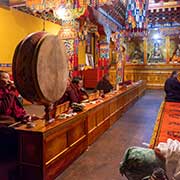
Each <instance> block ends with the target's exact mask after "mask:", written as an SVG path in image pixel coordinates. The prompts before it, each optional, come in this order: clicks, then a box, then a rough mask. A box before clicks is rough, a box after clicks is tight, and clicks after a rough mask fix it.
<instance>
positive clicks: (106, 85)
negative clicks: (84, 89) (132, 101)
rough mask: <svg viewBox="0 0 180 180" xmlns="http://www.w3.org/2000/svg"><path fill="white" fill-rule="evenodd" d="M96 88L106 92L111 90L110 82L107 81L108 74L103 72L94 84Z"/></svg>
mask: <svg viewBox="0 0 180 180" xmlns="http://www.w3.org/2000/svg"><path fill="white" fill-rule="evenodd" d="M96 89H97V90H102V91H103V92H104V93H108V92H110V91H111V90H113V86H112V84H111V83H110V82H109V74H105V75H104V76H103V78H102V80H100V81H99V82H98V84H97V86H96Z"/></svg>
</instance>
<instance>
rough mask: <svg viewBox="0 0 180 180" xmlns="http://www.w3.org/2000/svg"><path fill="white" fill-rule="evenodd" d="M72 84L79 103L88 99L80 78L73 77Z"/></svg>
mask: <svg viewBox="0 0 180 180" xmlns="http://www.w3.org/2000/svg"><path fill="white" fill-rule="evenodd" d="M72 83H73V85H74V88H75V91H76V92H77V94H78V97H79V101H80V102H81V101H83V100H86V99H88V98H89V95H88V93H87V92H86V90H85V89H84V88H83V80H82V79H81V78H80V77H74V78H73V80H72Z"/></svg>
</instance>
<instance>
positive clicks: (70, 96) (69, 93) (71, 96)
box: [54, 78, 80, 106]
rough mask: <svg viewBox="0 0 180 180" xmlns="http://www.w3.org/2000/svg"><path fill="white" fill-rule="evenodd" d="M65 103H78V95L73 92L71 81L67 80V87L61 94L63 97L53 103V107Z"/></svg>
mask: <svg viewBox="0 0 180 180" xmlns="http://www.w3.org/2000/svg"><path fill="white" fill-rule="evenodd" d="M66 101H70V104H72V103H73V102H76V103H79V102H80V100H79V95H78V93H77V92H76V90H75V87H74V85H73V84H72V82H71V79H70V78H68V80H67V87H66V91H65V93H64V94H63V96H62V97H61V98H60V99H59V100H58V101H56V102H55V103H54V105H55V106H57V105H59V104H62V103H64V102H66Z"/></svg>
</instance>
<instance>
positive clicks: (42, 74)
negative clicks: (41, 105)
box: [33, 35, 68, 102]
mask: <svg viewBox="0 0 180 180" xmlns="http://www.w3.org/2000/svg"><path fill="white" fill-rule="evenodd" d="M34 58H35V59H36V61H35V60H34V59H33V62H34V63H36V66H34V67H36V70H35V72H34V73H33V74H34V75H35V76H36V78H37V83H36V86H38V88H39V89H40V91H41V95H42V96H43V97H42V99H44V100H45V102H46V101H47V102H48V101H49V102H55V101H57V100H58V99H60V98H61V97H62V95H63V94H64V92H65V90H66V85H67V78H68V63H67V62H68V61H67V57H66V54H65V48H64V44H63V42H62V41H61V40H60V39H59V38H58V36H55V35H46V36H45V37H44V38H42V39H41V40H40V42H39V43H38V45H37V47H36V53H35V57H34ZM33 79H34V78H33Z"/></svg>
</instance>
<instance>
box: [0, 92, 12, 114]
mask: <svg viewBox="0 0 180 180" xmlns="http://www.w3.org/2000/svg"><path fill="white" fill-rule="evenodd" d="M13 99H14V97H13V95H11V94H2V93H1V95H0V114H6V112H7V110H8V109H9V108H10V107H11V106H12V104H13Z"/></svg>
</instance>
